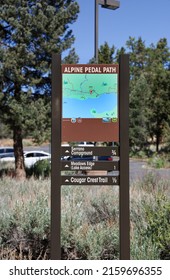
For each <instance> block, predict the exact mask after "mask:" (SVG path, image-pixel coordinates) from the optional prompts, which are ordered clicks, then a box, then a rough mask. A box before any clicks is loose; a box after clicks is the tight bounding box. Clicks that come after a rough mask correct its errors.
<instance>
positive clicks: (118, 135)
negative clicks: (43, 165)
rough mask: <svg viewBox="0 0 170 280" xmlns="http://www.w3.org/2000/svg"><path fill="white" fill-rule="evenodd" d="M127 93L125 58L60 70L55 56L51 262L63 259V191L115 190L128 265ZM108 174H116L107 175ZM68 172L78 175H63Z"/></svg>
mask: <svg viewBox="0 0 170 280" xmlns="http://www.w3.org/2000/svg"><path fill="white" fill-rule="evenodd" d="M128 91H129V56H128V55H120V57H119V65H117V64H115V65H114V64H113V65H99V64H93V65H83V64H80V65H63V66H61V56H60V55H56V54H54V55H53V59H52V137H51V138H52V144H51V151H52V155H51V163H52V171H51V259H54V260H55V259H61V237H60V231H61V185H79V186H80V185H112V186H117V185H118V186H119V210H120V211H119V217H120V223H119V227H120V238H119V240H120V259H122V260H128V259H130V221H129V217H130V212H129V133H128V118H129V97H128V96H129V92H128ZM62 141H67V142H71V141H76V142H81V141H95V142H100V141H105V142H112V141H114V142H116V143H117V147H115V146H114V147H81V146H78V147H77V146H68V147H62V145H61V143H62ZM94 156H98V159H99V157H100V156H110V157H112V158H113V161H111V162H108V161H100V160H94V158H93V157H94ZM75 157H78V160H74V159H75ZM85 157H86V160H85ZM87 157H88V158H87ZM117 157H119V159H117ZM61 159H64V160H61ZM110 168H111V170H112V171H115V172H116V173H114V172H113V173H112V174H111V175H110V174H108V172H107V171H109V170H110ZM66 170H69V173H72V174H74V172H73V171H75V173H76V172H77V174H76V175H63V171H64V173H65V172H66ZM93 170H94V171H93ZM103 170H104V173H105V174H106V176H104V174H103ZM61 171H62V172H61ZM80 171H81V172H80ZM82 171H86V175H85V174H84V173H83V172H82ZM78 173H80V174H78ZM95 174H96V175H95ZM102 174H103V175H102ZM113 174H114V175H113ZM92 175H94V176H92Z"/></svg>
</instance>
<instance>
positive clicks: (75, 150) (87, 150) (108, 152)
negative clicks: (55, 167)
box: [61, 146, 119, 156]
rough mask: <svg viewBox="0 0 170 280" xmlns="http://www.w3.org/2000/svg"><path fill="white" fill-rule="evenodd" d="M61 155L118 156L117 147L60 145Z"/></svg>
mask: <svg viewBox="0 0 170 280" xmlns="http://www.w3.org/2000/svg"><path fill="white" fill-rule="evenodd" d="M61 152H62V156H119V149H118V147H84V146H72V147H61Z"/></svg>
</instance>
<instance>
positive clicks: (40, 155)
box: [35, 153, 47, 157]
mask: <svg viewBox="0 0 170 280" xmlns="http://www.w3.org/2000/svg"><path fill="white" fill-rule="evenodd" d="M35 156H36V157H45V156H47V155H44V154H43V153H35Z"/></svg>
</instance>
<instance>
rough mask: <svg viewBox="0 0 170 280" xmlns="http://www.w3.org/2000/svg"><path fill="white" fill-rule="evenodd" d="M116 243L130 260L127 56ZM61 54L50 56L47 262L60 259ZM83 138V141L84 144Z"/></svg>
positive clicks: (122, 76) (122, 74) (122, 71)
mask: <svg viewBox="0 0 170 280" xmlns="http://www.w3.org/2000/svg"><path fill="white" fill-rule="evenodd" d="M118 95H119V154H120V162H119V173H120V175H119V220H120V221H119V235H120V237H119V243H120V259H121V260H129V259H130V211H129V55H127V54H123V55H120V57H119V94H118ZM61 110H62V71H61V55H58V54H53V55H52V125H51V129H52V132H51V259H52V260H60V259H61V237H60V232H61V185H62V178H61V156H62V147H61V123H62V112H61ZM85 140H86V139H84V141H85Z"/></svg>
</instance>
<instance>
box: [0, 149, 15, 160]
mask: <svg viewBox="0 0 170 280" xmlns="http://www.w3.org/2000/svg"><path fill="white" fill-rule="evenodd" d="M8 156H9V157H11V156H14V149H13V148H12V147H0V159H1V158H4V157H8Z"/></svg>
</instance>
